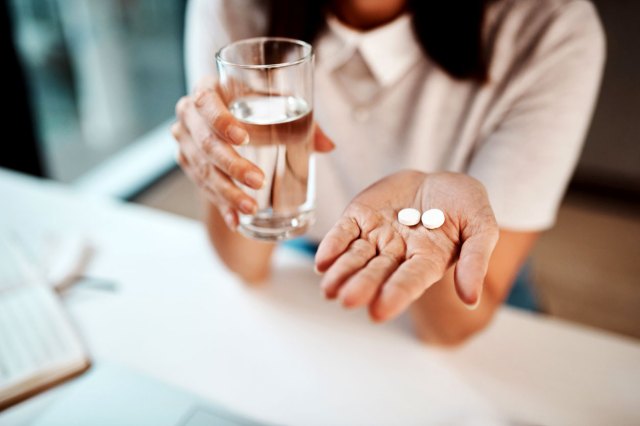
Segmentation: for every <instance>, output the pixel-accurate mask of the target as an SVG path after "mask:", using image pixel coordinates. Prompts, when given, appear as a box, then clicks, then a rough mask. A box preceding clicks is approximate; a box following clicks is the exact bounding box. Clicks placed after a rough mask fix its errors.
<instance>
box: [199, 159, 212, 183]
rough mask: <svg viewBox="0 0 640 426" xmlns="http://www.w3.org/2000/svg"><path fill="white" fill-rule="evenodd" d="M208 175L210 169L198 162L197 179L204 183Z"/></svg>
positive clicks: (203, 163) (204, 163)
mask: <svg viewBox="0 0 640 426" xmlns="http://www.w3.org/2000/svg"><path fill="white" fill-rule="evenodd" d="M210 175H211V167H209V165H208V164H207V163H206V162H204V161H202V162H200V164H198V177H199V178H200V179H202V180H203V181H205V180H207V179H209V176H210Z"/></svg>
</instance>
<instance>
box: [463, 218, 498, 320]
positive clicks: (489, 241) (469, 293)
mask: <svg viewBox="0 0 640 426" xmlns="http://www.w3.org/2000/svg"><path fill="white" fill-rule="evenodd" d="M498 235H499V234H498V232H497V231H495V232H492V231H487V232H482V233H478V234H475V235H472V236H471V237H469V238H468V239H467V240H466V241H464V243H463V244H462V248H461V250H460V257H459V258H458V262H457V264H456V269H455V273H454V281H455V286H456V292H457V293H458V297H460V299H461V300H462V301H463V302H464V304H465V305H467V306H468V307H469V308H470V309H475V307H476V306H477V304H478V303H479V302H480V295H481V293H482V285H483V283H484V279H485V276H486V275H487V270H488V269H489V260H490V259H491V253H492V252H493V249H494V248H495V246H496V243H497V241H498Z"/></svg>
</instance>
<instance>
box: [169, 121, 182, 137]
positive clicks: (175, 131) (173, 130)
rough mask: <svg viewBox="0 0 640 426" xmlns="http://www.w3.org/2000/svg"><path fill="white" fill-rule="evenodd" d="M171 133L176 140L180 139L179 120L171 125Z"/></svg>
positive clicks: (180, 126) (180, 128)
mask: <svg viewBox="0 0 640 426" xmlns="http://www.w3.org/2000/svg"><path fill="white" fill-rule="evenodd" d="M171 135H172V136H173V138H174V139H175V140H177V141H180V138H181V137H182V125H181V124H180V123H179V122H177V121H176V122H175V123H173V124H172V125H171Z"/></svg>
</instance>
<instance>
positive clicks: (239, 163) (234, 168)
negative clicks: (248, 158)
mask: <svg viewBox="0 0 640 426" xmlns="http://www.w3.org/2000/svg"><path fill="white" fill-rule="evenodd" d="M246 168H247V166H246V164H245V160H244V159H243V158H240V157H236V158H231V159H230V161H229V165H228V171H229V175H230V176H232V177H234V178H236V179H240V178H241V177H242V175H243V174H244V170H245V169H246Z"/></svg>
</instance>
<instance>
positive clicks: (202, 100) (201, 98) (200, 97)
mask: <svg viewBox="0 0 640 426" xmlns="http://www.w3.org/2000/svg"><path fill="white" fill-rule="evenodd" d="M209 94H210V91H209V90H204V89H199V90H198V91H196V93H195V94H194V95H193V99H194V100H193V103H194V104H195V106H196V108H202V107H203V106H204V105H205V104H206V103H207V99H208V95H209Z"/></svg>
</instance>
